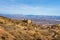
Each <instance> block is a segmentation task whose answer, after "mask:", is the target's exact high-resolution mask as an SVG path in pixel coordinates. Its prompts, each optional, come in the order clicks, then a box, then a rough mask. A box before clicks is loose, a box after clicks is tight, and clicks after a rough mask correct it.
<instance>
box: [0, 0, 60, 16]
mask: <svg viewBox="0 0 60 40" xmlns="http://www.w3.org/2000/svg"><path fill="white" fill-rule="evenodd" d="M0 13H2V14H24V15H29V14H30V15H56V16H60V0H0Z"/></svg>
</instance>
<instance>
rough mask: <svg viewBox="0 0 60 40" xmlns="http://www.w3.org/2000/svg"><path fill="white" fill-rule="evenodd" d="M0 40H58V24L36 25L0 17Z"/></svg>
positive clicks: (59, 37) (59, 30) (59, 35)
mask: <svg viewBox="0 0 60 40" xmlns="http://www.w3.org/2000/svg"><path fill="white" fill-rule="evenodd" d="M0 40H60V24H56V25H50V26H46V25H38V24H33V23H32V20H15V19H10V18H6V17H3V16H0Z"/></svg>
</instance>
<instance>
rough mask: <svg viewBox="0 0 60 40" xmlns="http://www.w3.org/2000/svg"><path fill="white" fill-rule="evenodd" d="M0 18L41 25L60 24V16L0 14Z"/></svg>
mask: <svg viewBox="0 0 60 40" xmlns="http://www.w3.org/2000/svg"><path fill="white" fill-rule="evenodd" d="M0 16H4V17H8V18H13V19H18V20H20V19H31V20H33V21H34V22H38V23H42V24H60V16H45V15H22V14H0Z"/></svg>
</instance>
